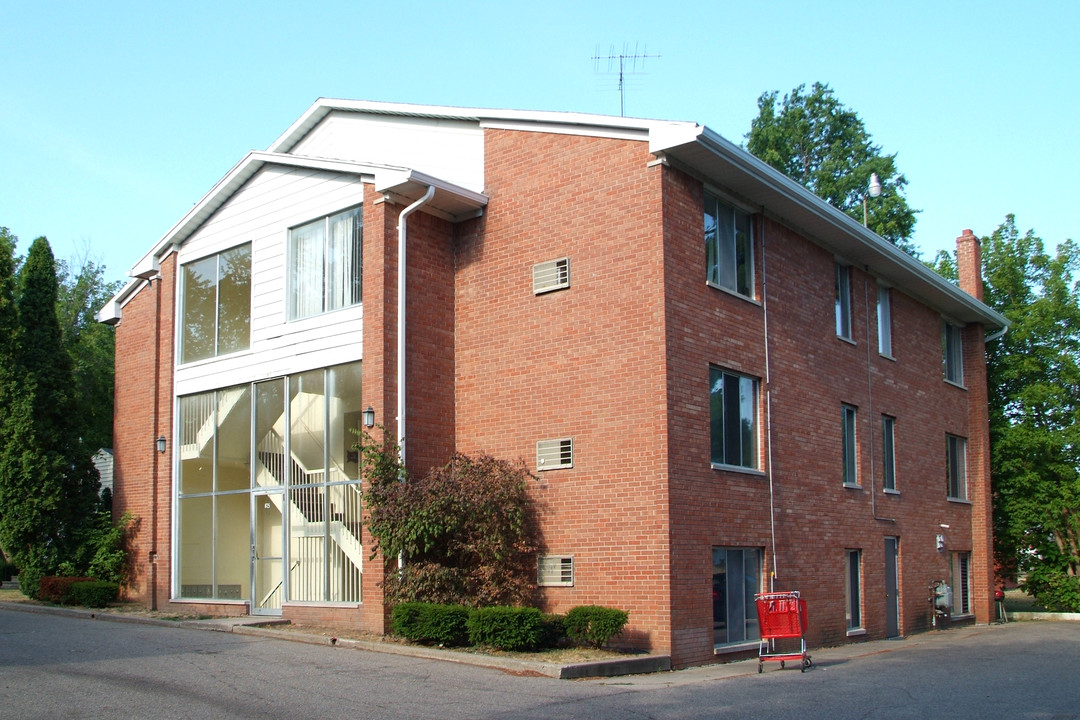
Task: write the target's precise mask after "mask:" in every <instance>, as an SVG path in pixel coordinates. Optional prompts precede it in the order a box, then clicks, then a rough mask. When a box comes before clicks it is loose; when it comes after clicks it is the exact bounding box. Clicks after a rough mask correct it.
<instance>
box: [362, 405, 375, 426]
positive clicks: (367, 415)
mask: <svg viewBox="0 0 1080 720" xmlns="http://www.w3.org/2000/svg"><path fill="white" fill-rule="evenodd" d="M363 414H364V427H375V408H373V407H371V406H370V405H368V406H367V407H366V408H364V413H363Z"/></svg>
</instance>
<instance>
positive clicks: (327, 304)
mask: <svg viewBox="0 0 1080 720" xmlns="http://www.w3.org/2000/svg"><path fill="white" fill-rule="evenodd" d="M363 234H364V216H363V208H360V207H355V208H352V209H350V210H346V211H344V212H340V213H337V214H336V215H329V216H326V217H322V218H319V219H318V220H315V221H314V222H309V223H307V224H305V225H301V226H299V227H295V228H293V229H291V230H290V231H289V282H290V286H289V319H290V320H299V319H301V318H306V317H311V316H313V315H318V314H320V313H324V312H330V311H331V310H338V309H340V308H344V307H349V306H352V305H359V304H360V302H361V298H362V293H361V290H362V282H363V277H362V276H363V265H364V263H363Z"/></svg>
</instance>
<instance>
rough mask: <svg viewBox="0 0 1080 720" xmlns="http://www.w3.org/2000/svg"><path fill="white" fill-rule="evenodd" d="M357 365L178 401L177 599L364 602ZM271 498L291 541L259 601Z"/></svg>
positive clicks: (258, 604) (260, 604)
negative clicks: (261, 545)
mask: <svg viewBox="0 0 1080 720" xmlns="http://www.w3.org/2000/svg"><path fill="white" fill-rule="evenodd" d="M360 367H361V366H360V363H352V364H349V365H340V366H336V367H331V368H322V369H318V370H313V371H309V372H305V373H300V374H296V375H291V376H288V377H282V378H276V379H273V380H267V381H264V382H258V383H254V384H251V385H241V386H237V387H232V388H225V389H222V390H217V391H212V392H208V393H200V394H198V395H190V396H185V397H182V398H180V399H179V401H178V415H177V420H178V426H179V427H178V431H177V432H178V440H177V443H178V447H179V448H180V467H179V481H178V483H177V489H178V498H177V506H178V508H179V520H178V523H177V532H178V538H177V546H178V547H179V562H178V564H177V571H176V572H177V582H176V584H177V588H178V591H179V596H180V597H182V598H188V599H215V600H246V601H249V602H251V604H252V607H253V608H258V609H260V610H264V611H265V610H268V609H270V610H272V609H274V608H280V607H281V604H282V603H284V602H323V603H336V602H344V603H357V602H359V601H360V579H361V572H362V568H363V548H362V546H361V534H360V512H361V505H360V475H359V467H358V462H357V460H358V458H357V454H356V452H355V451H353V450H352V446H353V444H355V442H356V441H357V437H356V435H355V434H354V433H353V432H351V431H350V428H360V427H361V426H362V423H361V414H362V407H363V405H362V403H361V383H360ZM253 493H254V494H255V499H256V500H257V501H258V502H257V503H256V506H253V505H252V504H251V499H252V494H253ZM267 503H270V504H271V505H272V506H273V507H272V508H270V510H272V512H273V513H274V514H275V515H276V516H277V517H279V518H281V519H282V520H283V522H284V523H285V524H286V526H287V533H286V538H287V541H286V542H285V547H284V548H282V551H281V552H276V554H277V555H280V556H281V559H280V563H281V564H282V567H281V568H280V573H277V574H275V575H274V581H273V582H271V583H269V584H266V583H262V584H258V587H256V588H255V589H254V592H255V595H257V597H256V596H253V595H252V592H253V590H252V586H253V582H252V575H251V567H252V565H251V563H252V557H251V556H252V549H251V547H252V533H257V532H260V531H261V528H260V525H259V523H258V522H257V518H256V517H255V515H257V513H258V511H259V510H260V509H261V508H263V507H264V506H265V505H266V504H267ZM252 507H254V509H255V514H253V511H252ZM256 540H258V538H256ZM256 584H257V583H256Z"/></svg>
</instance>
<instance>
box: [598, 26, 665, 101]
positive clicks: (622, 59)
mask: <svg viewBox="0 0 1080 720" xmlns="http://www.w3.org/2000/svg"><path fill="white" fill-rule="evenodd" d="M600 53H601V50H600V46H599V45H597V46H596V54H595V55H593V56H592V61H593V68H594V69H595V70H596V71H597V72H599V71H600V61H601V60H607V72H609V73H613V72H615V63H616V62H617V63H618V64H619V115H620V116H625V115H626V83H625V77H626V76H627V75H641V74H644V72H645V61H646V60H648V59H649V58H659V57H660V56H659V55H650V54H649V48H648V46H644V47H642V48H641V50H640V52H639V51H638V44H637V43H634V51H633V52H630V45H629V43H623V46H622V52H619V53H616V52H615V46H614V45H611V46H610V47H609V48H608V54H607V55H601V54H600ZM639 65H640V67H641V70H640V72H639V70H638V66H639Z"/></svg>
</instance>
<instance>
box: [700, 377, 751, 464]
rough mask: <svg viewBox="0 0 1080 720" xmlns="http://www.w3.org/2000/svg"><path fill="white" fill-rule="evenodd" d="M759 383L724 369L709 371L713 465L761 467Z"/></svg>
mask: <svg viewBox="0 0 1080 720" xmlns="http://www.w3.org/2000/svg"><path fill="white" fill-rule="evenodd" d="M757 398H758V381H757V380H755V379H754V378H750V377H746V376H745V375H737V374H735V373H732V372H728V371H726V370H721V369H720V368H715V367H710V368H709V413H710V416H711V417H710V438H711V446H712V462H713V464H714V465H734V466H737V467H745V468H753V469H757V468H758V445H757V405H758V400H757Z"/></svg>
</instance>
